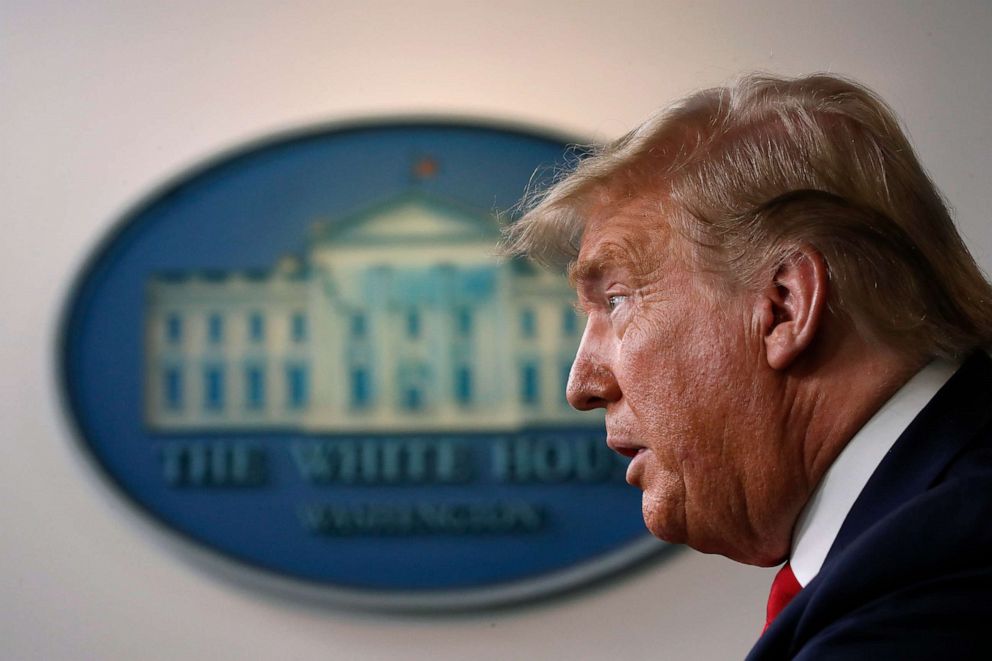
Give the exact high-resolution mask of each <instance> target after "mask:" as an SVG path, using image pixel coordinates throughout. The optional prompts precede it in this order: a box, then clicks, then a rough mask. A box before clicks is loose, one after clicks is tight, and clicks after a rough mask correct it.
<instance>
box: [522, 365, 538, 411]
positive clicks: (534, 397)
mask: <svg viewBox="0 0 992 661" xmlns="http://www.w3.org/2000/svg"><path fill="white" fill-rule="evenodd" d="M539 376H540V374H539V372H538V369H537V363H534V362H527V363H524V364H523V365H522V366H521V368H520V401H522V402H523V403H524V404H537V401H538V399H539V397H540V383H539Z"/></svg>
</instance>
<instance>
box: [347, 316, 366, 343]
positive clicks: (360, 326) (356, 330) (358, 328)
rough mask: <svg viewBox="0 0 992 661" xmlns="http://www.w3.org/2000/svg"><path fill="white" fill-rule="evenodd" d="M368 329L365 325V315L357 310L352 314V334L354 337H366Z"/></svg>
mask: <svg viewBox="0 0 992 661" xmlns="http://www.w3.org/2000/svg"><path fill="white" fill-rule="evenodd" d="M367 332H368V329H367V328H366V327H365V315H364V314H363V313H361V312H356V313H354V314H353V315H351V336H352V337H354V338H362V337H365V335H366V333H367Z"/></svg>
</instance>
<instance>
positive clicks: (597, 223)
mask: <svg viewBox="0 0 992 661" xmlns="http://www.w3.org/2000/svg"><path fill="white" fill-rule="evenodd" d="M671 235H672V230H671V227H670V226H669V224H668V222H667V221H666V220H665V218H664V217H663V214H662V212H661V208H660V205H659V204H658V203H657V202H653V203H651V202H646V201H633V202H629V203H627V204H624V205H608V206H602V207H600V208H598V209H595V210H593V211H592V212H590V213H589V214H588V216H587V220H586V225H585V229H584V230H583V233H582V243H581V246H580V249H579V256H578V259H577V260H576V261H575V263H573V264H572V266H571V267H570V269H569V279H570V280H571V281H572V284H573V286H577V285H581V284H582V283H583V282H585V281H588V280H591V279H593V278H596V277H597V276H599V275H601V274H603V273H604V272H605V271H608V270H616V269H622V270H624V271H627V272H629V273H630V274H631V275H634V276H642V277H647V276H649V275H650V274H652V273H655V272H656V271H657V270H658V269H659V268H660V267H661V266H662V265H663V264H664V263H665V262H667V261H668V260H669V259H670V258H671V254H670V253H671V249H672V236H671Z"/></svg>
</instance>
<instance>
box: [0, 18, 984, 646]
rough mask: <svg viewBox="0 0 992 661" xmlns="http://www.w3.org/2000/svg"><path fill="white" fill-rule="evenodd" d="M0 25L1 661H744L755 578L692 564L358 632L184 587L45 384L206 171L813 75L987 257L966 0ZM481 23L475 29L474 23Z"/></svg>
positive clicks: (209, 589) (229, 590)
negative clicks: (70, 287) (406, 131)
mask: <svg viewBox="0 0 992 661" xmlns="http://www.w3.org/2000/svg"><path fill="white" fill-rule="evenodd" d="M292 4H294V3H289V2H287V3H270V2H264V3H263V2H250V1H240V2H233V1H231V2H219V1H211V0H197V1H195V2H194V1H185V0H184V1H174V2H151V1H145V2H139V1H132V2H124V1H121V2H94V1H91V2H85V3H82V2H69V1H68V0H66V1H65V2H61V3H52V2H41V1H37V0H36V1H34V2H29V1H23V2H21V1H17V0H5V1H4V2H2V4H0V98H2V102H0V154H2V160H0V209H2V218H3V220H2V222H3V228H4V240H3V242H2V244H0V251H2V255H3V259H2V260H0V272H2V276H3V277H2V278H0V282H2V285H0V286H2V287H3V298H2V301H3V305H4V308H5V309H4V311H3V321H2V323H0V329H2V330H0V332H2V334H3V341H2V342H0V361H2V362H0V364H2V365H3V376H2V379H3V380H2V392H0V394H2V396H0V425H2V428H0V431H2V433H0V453H2V454H0V457H2V459H0V496H2V499H0V539H2V540H3V541H2V542H0V595H2V605H0V656H2V657H4V658H11V659H27V658H38V659H135V658H150V659H159V658H161V659H177V658H181V659H207V658H210V659H274V658H279V659H284V658H285V659H288V658H292V659H385V658H390V659H392V658H400V659H419V658H424V659H426V658H432V659H461V658H479V659H514V658H541V659H556V658H562V659H564V658H569V659H571V658H582V659H585V658H589V659H619V658H632V659H636V658H653V659H664V658H695V659H727V658H735V657H740V656H742V655H743V654H744V652H745V651H746V650H747V649H748V647H749V645H750V643H751V641H752V639H753V638H754V636H755V634H756V633H757V630H758V628H759V626H760V621H761V619H762V618H761V610H762V604H763V600H764V596H765V591H766V588H767V585H768V582H769V581H770V577H771V575H770V572H769V571H768V570H757V569H751V568H746V567H742V566H738V565H735V564H733V563H731V562H730V561H728V560H724V559H722V558H713V557H706V556H702V555H699V554H696V553H692V552H685V553H681V554H679V555H677V556H676V557H674V558H673V559H671V560H669V561H668V562H665V563H661V564H658V565H656V566H653V567H650V568H648V569H646V570H644V571H641V572H640V573H636V574H634V575H632V576H630V577H628V578H626V579H624V580H622V581H618V582H616V583H614V584H611V585H609V586H606V587H604V588H599V589H597V590H595V591H591V592H586V593H583V594H580V595H577V596H574V597H571V598H568V599H565V600H558V601H554V602H550V603H546V604H542V605H540V606H535V607H531V608H527V609H520V610H514V611H506V612H495V613H484V614H480V615H474V616H467V617H460V618H443V619H442V618H435V619H425V618H419V619H416V618H413V619H411V618H397V617H371V616H361V615H355V614H349V613H342V612H334V611H327V610H321V609H318V608H313V607H308V606H306V605H303V604H300V603H295V602H291V601H282V600H279V599H274V598H271V597H268V598H266V597H263V596H261V595H259V594H258V593H255V592H252V591H250V590H247V589H243V588H239V587H236V586H234V585H233V584H231V583H229V582H225V581H220V580H217V579H216V578H214V577H212V576H209V575H207V574H206V573H204V572H203V571H201V570H198V569H194V568H192V567H191V565H190V563H189V562H188V561H186V560H184V559H182V558H180V557H179V556H178V555H177V554H176V553H174V552H173V551H172V550H170V548H169V547H168V545H167V544H165V543H163V540H162V539H161V537H160V536H159V535H157V534H154V533H153V531H151V530H150V527H149V526H148V525H147V524H145V523H144V522H142V521H139V520H137V519H136V518H135V517H134V515H132V514H131V513H130V511H129V510H128V509H127V508H126V507H124V506H123V505H122V504H120V503H119V502H118V500H117V499H116V497H114V496H113V495H112V494H110V493H109V492H108V490H107V489H106V488H105V487H104V486H103V484H102V483H101V482H100V481H99V480H98V479H97V478H95V477H94V476H92V475H91V471H89V469H88V467H87V466H86V465H84V464H83V463H82V461H81V460H80V459H79V457H78V456H77V454H76V451H75V450H74V449H73V445H72V439H71V437H70V434H69V432H68V430H67V426H66V424H65V423H64V422H63V420H62V418H61V412H60V407H59V404H58V402H57V399H56V395H55V390H54V385H53V384H54V378H53V359H52V355H53V342H54V324H55V320H56V318H57V315H58V313H59V309H60V305H61V302H62V301H61V299H62V296H63V295H64V293H65V289H66V286H67V283H68V282H69V279H70V277H71V276H72V275H73V273H74V272H75V271H76V269H77V268H78V267H79V265H80V263H81V261H82V260H83V259H84V257H85V256H86V255H87V253H88V251H89V250H91V248H92V247H93V245H94V243H95V242H96V241H97V240H98V239H99V238H100V237H101V235H102V234H103V233H104V232H105V231H106V230H107V228H108V227H109V226H110V224H111V222H112V221H113V219H114V218H115V217H116V216H118V215H119V214H120V213H121V212H122V211H123V210H124V209H125V208H126V207H128V206H129V205H131V204H133V203H134V202H135V201H136V200H137V199H138V198H139V197H140V196H142V195H143V194H144V193H146V192H148V191H149V190H150V189H151V188H152V187H153V186H155V185H156V184H159V183H161V182H162V181H163V179H165V178H167V177H171V176H173V175H175V174H177V173H178V172H180V171H181V170H182V169H183V168H185V167H187V166H189V165H191V164H194V163H197V162H198V161H200V160H201V159H203V158H205V157H208V156H210V155H212V154H214V153H216V152H217V151H218V150H222V149H226V148H229V147H231V146H234V145H237V144H239V143H240V142H242V141H245V140H250V139H253V138H256V137H258V136H261V135H265V134H267V133H270V132H272V131H276V130H280V129H285V128H290V127H298V126H301V125H305V124H307V123H310V122H318V121H326V120H329V119H335V118H347V117H364V116H367V115H369V114H373V115H382V114H395V113H405V112H411V111H412V112H425V111H426V112H430V113H450V112H454V113H459V114H466V113H467V114H471V115H478V116H483V117H496V118H501V119H511V120H519V121H524V122H529V123H534V124H538V125H544V126H549V127H556V128H561V129H564V130H567V131H571V132H574V133H577V134H584V135H589V136H592V137H599V138H609V137H614V136H617V135H619V134H620V133H621V132H622V131H624V130H625V129H627V128H628V127H630V126H631V125H633V124H634V123H636V122H637V121H638V120H640V119H641V118H643V117H644V116H645V115H646V114H647V113H648V112H650V111H651V110H652V109H654V108H655V107H657V106H658V105H660V104H663V103H665V102H666V101H668V100H670V99H672V98H673V97H674V96H676V95H678V94H681V93H683V92H685V91H687V90H689V89H692V88H696V87H700V86H705V85H711V84H714V83H718V82H720V81H723V80H725V79H727V78H729V77H731V76H732V75H733V74H735V73H736V72H738V71H741V70H747V69H754V68H762V69H770V70H773V71H779V72H784V73H800V72H808V71H813V70H829V71H834V72H842V73H846V74H850V75H853V76H855V77H858V78H860V79H862V80H863V81H865V82H867V83H869V84H870V85H872V86H874V87H876V88H877V89H878V90H879V91H880V92H881V93H882V94H883V96H885V97H886V98H887V99H889V101H890V102H891V103H892V104H893V105H895V107H896V108H897V109H898V110H899V111H900V112H901V113H902V115H903V117H904V118H905V120H906V122H907V123H908V125H909V128H910V131H911V133H912V136H913V138H914V140H915V142H916V144H917V145H918V147H919V150H920V152H921V155H922V158H923V161H924V163H926V164H927V166H928V167H929V168H930V171H931V172H932V174H933V176H934V177H935V179H936V180H937V182H938V184H939V185H940V186H941V187H942V189H943V190H944V192H945V193H946V194H947V196H948V198H949V199H950V201H951V202H952V204H953V205H954V206H955V207H956V209H957V214H958V218H959V220H960V223H961V225H962V227H963V229H964V233H965V235H966V238H967V239H968V242H969V244H970V245H971V246H972V248H973V249H974V250H975V251H976V253H977V255H978V257H979V259H980V261H981V262H982V263H983V264H985V265H986V266H988V265H990V264H992V229H990V227H989V224H988V222H987V218H986V215H985V214H986V210H987V209H988V208H989V206H990V204H989V196H990V193H989V189H990V186H989V184H990V180H989V179H990V178H989V172H990V171H992V131H990V129H989V120H988V113H989V110H990V107H992V84H990V83H989V80H988V77H987V74H986V73H985V67H986V66H987V64H988V63H989V62H992V40H990V39H989V38H988V35H989V32H990V29H992V5H989V4H988V3H987V2H981V1H980V2H974V3H967V2H953V3H952V2H940V3H938V2H930V3H920V2H912V3H911V2H901V1H885V2H870V1H869V2H854V1H851V2H816V3H810V2H786V1H783V2H771V1H769V0H765V1H761V2H758V1H754V2H740V3H725V4H716V3H708V2H675V1H662V0H652V1H646V2H631V1H621V2H611V3H606V2H598V3H593V2H564V1H562V2H543V3H539V2H486V3H483V2H473V1H471V0H461V1H453V2H434V3H416V2H400V1H399V0H391V1H389V2H382V1H377V2H368V1H363V2H351V3H343V2H337V3H335V2H325V3H302V2H301V3H295V5H296V6H295V7H292V8H289V9H283V10H278V11H277V10H274V9H271V8H270V7H271V6H275V5H281V6H286V7H289V6H290V5H292ZM496 7H498V8H496Z"/></svg>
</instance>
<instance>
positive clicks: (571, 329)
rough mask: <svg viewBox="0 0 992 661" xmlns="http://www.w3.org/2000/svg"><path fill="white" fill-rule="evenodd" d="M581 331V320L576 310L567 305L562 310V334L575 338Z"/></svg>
mask: <svg viewBox="0 0 992 661" xmlns="http://www.w3.org/2000/svg"><path fill="white" fill-rule="evenodd" d="M578 330H579V320H578V317H577V315H576V314H575V308H573V307H572V306H571V305H566V306H565V307H564V308H562V310H561V332H562V335H564V336H565V337H574V336H575V335H576V333H578Z"/></svg>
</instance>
